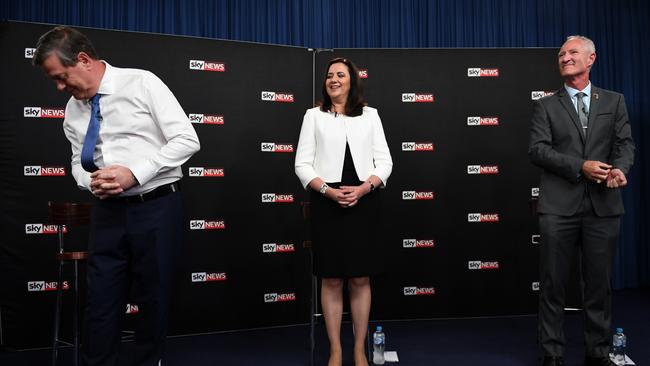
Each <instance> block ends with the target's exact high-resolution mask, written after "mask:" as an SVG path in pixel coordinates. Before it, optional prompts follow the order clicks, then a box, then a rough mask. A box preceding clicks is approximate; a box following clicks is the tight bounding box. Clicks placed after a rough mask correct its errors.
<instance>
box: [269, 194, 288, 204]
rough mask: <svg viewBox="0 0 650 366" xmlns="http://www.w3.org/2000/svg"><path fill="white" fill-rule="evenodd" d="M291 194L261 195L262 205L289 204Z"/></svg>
mask: <svg viewBox="0 0 650 366" xmlns="http://www.w3.org/2000/svg"><path fill="white" fill-rule="evenodd" d="M291 202H293V194H279V193H262V203H291Z"/></svg>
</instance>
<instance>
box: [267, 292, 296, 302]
mask: <svg viewBox="0 0 650 366" xmlns="http://www.w3.org/2000/svg"><path fill="white" fill-rule="evenodd" d="M285 301H296V293H295V292H287V293H284V294H279V293H276V292H273V293H269V294H264V302H285Z"/></svg>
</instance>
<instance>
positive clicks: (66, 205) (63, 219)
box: [48, 202, 92, 366]
mask: <svg viewBox="0 0 650 366" xmlns="http://www.w3.org/2000/svg"><path fill="white" fill-rule="evenodd" d="M91 207H92V205H91V204H90V203H70V202H48V208H49V216H50V223H51V224H55V225H57V233H58V239H59V240H58V242H59V250H58V252H57V253H56V260H57V261H58V262H59V270H58V272H59V273H58V279H57V290H56V307H55V310H54V332H53V335H52V366H56V361H57V358H58V353H59V345H60V344H65V345H71V344H70V343H68V342H64V341H62V340H61V339H59V328H60V325H61V298H62V295H63V265H64V264H68V263H72V264H73V266H74V278H73V281H72V282H73V284H72V286H73V289H72V291H73V294H74V313H73V314H72V334H73V344H72V345H73V346H74V365H75V366H77V365H79V344H80V342H79V262H80V261H85V260H86V259H88V252H65V251H64V239H63V231H64V230H65V229H64V226H65V227H69V226H71V225H88V224H89V223H90V210H91Z"/></svg>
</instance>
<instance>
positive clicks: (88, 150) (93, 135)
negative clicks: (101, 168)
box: [81, 94, 102, 173]
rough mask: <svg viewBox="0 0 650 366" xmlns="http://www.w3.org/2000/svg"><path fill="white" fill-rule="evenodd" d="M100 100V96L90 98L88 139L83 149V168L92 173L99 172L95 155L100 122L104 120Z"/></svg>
mask: <svg viewBox="0 0 650 366" xmlns="http://www.w3.org/2000/svg"><path fill="white" fill-rule="evenodd" d="M99 98H100V95H99V94H95V96H94V97H92V98H90V105H91V110H90V122H88V130H87V131H86V139H85V140H84V144H83V148H82V149H81V166H82V167H83V168H84V170H85V171H87V172H91V173H92V172H94V171H95V170H97V166H95V161H94V155H95V145H97V138H98V137H99V121H100V120H101V118H102V117H101V115H100V112H99Z"/></svg>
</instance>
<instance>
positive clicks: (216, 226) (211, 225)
mask: <svg viewBox="0 0 650 366" xmlns="http://www.w3.org/2000/svg"><path fill="white" fill-rule="evenodd" d="M225 228H226V222H225V221H223V220H220V221H219V220H190V230H223V229H225Z"/></svg>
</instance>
